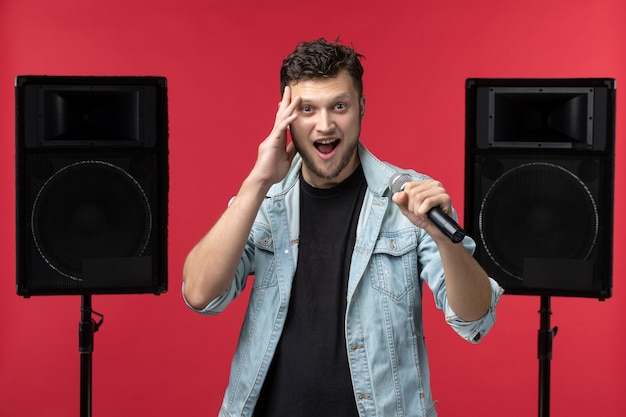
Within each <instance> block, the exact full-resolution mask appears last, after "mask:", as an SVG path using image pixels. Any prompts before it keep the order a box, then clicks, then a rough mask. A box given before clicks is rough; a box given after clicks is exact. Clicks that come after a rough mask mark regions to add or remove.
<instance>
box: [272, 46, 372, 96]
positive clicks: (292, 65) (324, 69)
mask: <svg viewBox="0 0 626 417" xmlns="http://www.w3.org/2000/svg"><path fill="white" fill-rule="evenodd" d="M361 58H364V56H363V55H361V54H359V53H357V52H356V51H355V50H354V48H352V47H348V46H345V45H342V44H340V43H339V39H337V40H335V41H334V42H328V41H327V40H326V39H324V38H321V39H317V40H314V41H310V42H301V43H299V44H298V46H297V47H296V49H295V50H294V51H293V52H292V53H291V54H290V55H289V56H288V57H287V58H285V60H284V61H283V65H282V67H281V68H280V92H281V95H282V93H283V91H284V90H285V86H287V85H289V84H291V83H293V82H295V83H297V82H298V81H300V80H313V79H316V78H325V77H335V76H337V75H338V74H339V73H340V72H341V71H343V70H345V71H347V72H348V74H349V75H350V76H351V77H352V79H353V80H354V86H355V87H356V89H357V91H358V93H359V97H361V96H362V95H363V66H362V65H361V61H360V59H361Z"/></svg>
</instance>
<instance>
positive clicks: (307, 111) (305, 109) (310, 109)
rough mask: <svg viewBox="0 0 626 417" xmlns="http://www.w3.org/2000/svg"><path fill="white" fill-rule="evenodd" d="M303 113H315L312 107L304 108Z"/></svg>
mask: <svg viewBox="0 0 626 417" xmlns="http://www.w3.org/2000/svg"><path fill="white" fill-rule="evenodd" d="M302 111H303V112H304V113H310V112H311V111H313V108H312V107H311V106H302Z"/></svg>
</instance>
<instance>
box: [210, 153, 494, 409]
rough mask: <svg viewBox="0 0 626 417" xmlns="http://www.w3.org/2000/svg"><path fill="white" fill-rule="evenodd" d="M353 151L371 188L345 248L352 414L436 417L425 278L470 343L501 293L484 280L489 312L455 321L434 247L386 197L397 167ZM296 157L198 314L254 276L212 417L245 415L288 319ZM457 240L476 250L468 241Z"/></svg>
mask: <svg viewBox="0 0 626 417" xmlns="http://www.w3.org/2000/svg"><path fill="white" fill-rule="evenodd" d="M359 155H360V158H361V163H362V166H363V170H364V172H365V178H366V180H367V184H368V190H367V192H366V195H365V199H364V202H363V207H362V209H361V213H360V216H359V221H358V226H357V237H356V244H355V248H354V252H353V254H352V263H351V268H350V276H349V279H348V301H347V311H346V319H345V329H346V330H345V337H346V346H347V349H348V352H347V353H348V361H349V366H350V372H351V375H352V382H353V387H354V395H355V399H356V403H357V406H358V410H359V415H360V416H362V417H370V416H380V417H393V416H415V417H433V416H436V415H437V414H436V411H435V403H434V401H433V400H432V397H431V391H430V374H429V367H428V361H427V355H426V346H425V343H424V334H423V327H422V301H421V299H422V282H425V283H426V284H427V285H428V287H430V289H431V291H432V292H433V294H434V296H435V302H436V306H437V307H438V308H440V309H442V310H443V312H444V314H445V318H446V321H447V322H448V323H449V324H450V326H451V327H452V328H453V329H454V330H455V331H456V332H457V333H458V334H459V335H460V336H461V337H463V338H465V339H466V340H468V341H469V342H472V343H476V342H478V341H479V340H480V339H481V338H482V336H484V335H485V334H486V333H487V332H488V331H489V329H490V328H491V326H492V325H493V323H494V322H495V306H496V304H497V302H498V300H499V298H500V295H501V294H502V291H503V290H502V289H501V288H500V287H499V286H498V284H497V283H496V282H495V281H493V280H491V285H492V303H491V308H490V310H489V312H488V313H487V314H486V315H485V316H484V317H482V318H481V319H479V320H477V321H475V322H464V321H462V320H461V319H460V318H458V317H457V316H456V315H455V313H454V312H453V311H452V309H451V308H450V306H449V305H448V299H447V296H446V287H445V282H444V278H443V269H442V264H441V259H440V257H439V253H438V251H437V246H436V245H435V243H434V242H433V241H432V239H431V238H430V237H429V235H428V234H427V233H425V232H424V231H423V230H422V229H420V228H418V227H416V226H414V225H413V224H412V223H411V222H409V220H408V219H407V218H406V217H405V216H404V215H402V213H401V212H400V210H399V209H398V208H397V206H396V205H395V204H394V203H393V202H392V201H391V198H390V197H391V194H390V191H389V187H388V181H389V178H390V177H391V176H392V175H393V174H394V173H395V172H397V171H398V169H397V168H395V167H393V166H391V165H389V164H386V163H383V162H381V161H379V160H378V159H376V158H375V157H374V156H373V155H372V154H371V153H370V152H369V151H367V150H366V149H365V148H364V147H363V146H362V145H361V144H360V145H359ZM301 163H302V162H301V159H300V157H299V156H296V158H295V159H294V161H293V164H292V168H291V170H290V171H289V173H288V174H287V176H286V177H285V179H284V180H283V181H281V182H280V183H278V184H275V185H274V186H273V187H272V188H271V189H270V191H269V192H268V195H267V196H266V199H265V201H264V203H263V205H262V206H261V208H260V210H259V213H258V216H257V218H256V221H255V223H254V226H253V228H252V231H251V233H250V237H249V239H248V243H247V245H246V248H245V251H244V253H243V255H242V257H241V261H240V263H239V268H238V270H237V274H236V277H235V279H234V281H233V283H232V285H231V287H230V289H229V290H228V291H226V292H225V293H224V294H222V295H221V296H220V297H218V298H217V299H215V300H214V301H212V302H211V303H210V304H209V305H208V306H207V307H206V308H204V309H203V310H199V311H198V312H200V313H202V314H217V313H219V312H221V311H222V310H223V309H224V308H225V307H226V306H227V305H228V304H229V303H230V302H231V301H232V300H233V299H234V298H235V297H237V295H239V294H240V293H241V291H242V290H243V288H244V286H245V285H246V283H247V279H248V276H249V275H252V274H254V275H255V278H254V284H253V288H252V291H251V295H250V301H249V305H248V309H247V312H246V316H245V320H244V324H243V327H242V330H241V334H240V338H239V343H238V346H237V349H236V352H235V356H234V359H233V363H232V368H231V373H230V381H229V385H228V388H227V390H226V394H225V397H224V401H223V404H222V408H221V410H220V414H219V415H220V416H223V417H226V416H229V417H234V416H237V417H240V416H241V417H243V416H251V415H252V413H253V412H254V407H255V404H256V401H257V399H258V396H259V393H260V391H261V387H262V385H263V381H264V379H265V376H266V375H267V372H268V369H269V366H270V363H271V361H272V357H273V355H274V351H275V349H276V346H277V342H278V340H279V338H280V335H281V332H282V329H283V326H284V324H285V317H286V316H287V307H288V305H289V296H290V294H291V283H292V279H293V276H294V272H295V270H296V263H297V260H298V236H299V225H300V218H299V217H300V216H299V214H300V207H299V181H298V177H299V174H300V166H301ZM413 174H414V175H415V177H416V178H425V176H423V175H419V174H417V173H413ZM462 244H463V245H464V246H465V247H466V248H467V250H468V251H473V250H474V246H475V244H474V242H473V241H472V240H471V239H470V238H469V237H466V238H465V239H464V240H463V242H462ZM303 354H306V353H305V352H303Z"/></svg>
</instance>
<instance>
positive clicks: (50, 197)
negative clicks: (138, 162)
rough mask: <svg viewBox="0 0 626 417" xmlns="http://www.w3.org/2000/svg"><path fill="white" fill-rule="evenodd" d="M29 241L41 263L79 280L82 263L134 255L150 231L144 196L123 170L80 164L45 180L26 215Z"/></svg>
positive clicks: (107, 165)
mask: <svg viewBox="0 0 626 417" xmlns="http://www.w3.org/2000/svg"><path fill="white" fill-rule="evenodd" d="M31 229H32V234H33V239H34V241H35V244H36V246H37V249H38V250H39V253H40V254H41V256H42V257H43V258H44V260H45V261H46V263H48V265H49V266H50V267H51V268H53V269H54V270H56V271H57V272H59V273H60V274H62V275H63V276H65V277H67V278H71V279H75V280H79V281H80V280H82V274H83V272H82V261H83V260H85V259H97V258H118V257H121V258H125V257H136V256H140V255H141V254H142V253H143V251H144V250H145V248H146V245H147V243H148V240H149V239H150V233H151V230H152V213H151V211H150V204H149V202H148V198H147V197H146V194H145V192H144V191H143V189H142V188H141V186H140V185H139V183H137V181H135V179H134V178H133V177H132V176H130V175H129V174H128V173H127V172H126V171H124V170H122V169H120V168H119V167H116V166H115V165H113V164H110V163H107V162H104V161H81V162H78V163H75V164H72V165H69V166H67V167H65V168H63V169H61V170H60V171H58V172H57V173H55V174H54V175H53V176H52V177H50V178H49V179H48V181H47V182H46V183H45V184H44V186H43V187H42V188H41V190H39V193H38V194H37V197H36V199H35V203H34V205H33V210H32V216H31Z"/></svg>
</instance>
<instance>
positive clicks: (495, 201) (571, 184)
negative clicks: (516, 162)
mask: <svg viewBox="0 0 626 417" xmlns="http://www.w3.org/2000/svg"><path fill="white" fill-rule="evenodd" d="M478 221H479V231H480V239H481V241H482V244H483V246H484V248H485V251H486V252H487V253H488V256H489V257H490V258H491V260H492V261H493V262H494V263H495V264H496V265H498V266H499V267H500V268H501V269H502V270H503V271H504V272H506V273H507V274H508V275H509V276H511V277H513V278H516V279H519V280H522V279H523V264H524V259H526V258H556V259H587V258H588V257H589V255H590V254H591V252H592V250H593V248H594V246H595V243H596V240H597V237H598V229H599V219H598V209H597V207H596V204H595V202H594V199H593V196H592V194H591V192H590V191H589V189H588V188H587V186H586V185H585V184H584V183H583V182H582V181H580V180H579V178H578V177H577V176H576V175H574V174H573V173H571V172H570V171H568V170H566V169H564V168H563V167H561V166H558V165H555V164H552V163H539V162H537V163H527V164H523V165H520V166H518V167H515V168H514V169H511V170H509V171H508V172H506V173H505V174H504V175H502V176H501V177H500V178H498V180H496V181H495V182H494V183H493V185H492V186H491V188H490V189H489V190H488V191H487V193H486V194H485V197H484V199H483V201H482V204H481V208H480V213H479V220H478Z"/></svg>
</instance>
